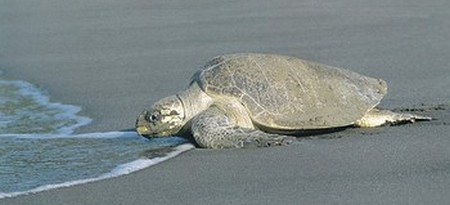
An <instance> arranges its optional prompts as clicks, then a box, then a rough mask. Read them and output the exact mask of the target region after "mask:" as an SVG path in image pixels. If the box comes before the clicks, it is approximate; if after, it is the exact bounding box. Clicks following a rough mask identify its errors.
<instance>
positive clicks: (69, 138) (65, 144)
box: [0, 72, 193, 199]
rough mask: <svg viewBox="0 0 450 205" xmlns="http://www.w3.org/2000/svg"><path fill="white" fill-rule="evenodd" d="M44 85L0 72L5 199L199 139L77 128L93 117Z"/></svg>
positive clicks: (129, 165)
mask: <svg viewBox="0 0 450 205" xmlns="http://www.w3.org/2000/svg"><path fill="white" fill-rule="evenodd" d="M80 110H81V108H80V107H77V106H73V105H65V104H61V103H55V102H52V101H51V100H50V98H49V96H48V94H46V93H45V92H44V91H42V89H39V88H38V87H37V86H35V85H32V84H30V83H28V82H25V81H20V80H7V79H4V78H2V76H1V72H0V199H1V198H4V197H13V196H17V195H21V194H27V193H34V192H39V191H43V190H48V189H54V188H59V187H66V186H72V185H75V184H81V183H87V182H91V181H96V180H101V179H105V178H110V177H115V176H119V175H123V174H128V173H130V172H133V171H137V170H140V169H143V168H146V167H148V166H151V165H154V164H156V163H159V162H161V161H164V160H167V159H169V158H172V157H174V156H176V155H178V154H180V153H182V152H184V151H186V150H189V149H191V148H193V145H191V144H189V143H187V141H186V140H184V139H183V138H179V137H170V138H160V139H154V140H147V139H144V138H142V137H139V136H137V135H136V133H134V132H119V131H111V132H103V133H86V134H77V135H74V134H72V133H73V132H74V130H75V129H76V128H78V127H81V126H84V125H87V124H89V123H91V121H92V120H91V119H90V118H87V117H82V116H78V115H77V113H78V112H79V111H80Z"/></svg>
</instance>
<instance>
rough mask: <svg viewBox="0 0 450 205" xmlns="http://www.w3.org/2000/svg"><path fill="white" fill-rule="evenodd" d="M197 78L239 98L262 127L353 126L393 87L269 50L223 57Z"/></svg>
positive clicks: (210, 90)
mask: <svg viewBox="0 0 450 205" xmlns="http://www.w3.org/2000/svg"><path fill="white" fill-rule="evenodd" d="M194 80H195V81H197V82H198V84H199V85H200V87H201V88H202V89H203V91H205V92H206V93H207V94H208V95H210V96H211V97H213V98H214V99H215V100H221V101H224V100H225V101H226V100H230V98H234V99H237V100H238V101H239V102H240V103H242V105H244V107H245V108H246V109H247V110H248V114H249V116H250V118H251V119H252V121H253V122H254V123H255V124H256V125H257V126H262V127H265V128H268V129H281V130H304V129H321V128H334V127H343V126H348V125H351V124H353V123H354V122H355V121H356V120H359V119H361V118H362V117H363V116H364V114H365V113H367V112H368V111H369V110H371V109H372V108H374V107H375V106H376V105H377V104H378V103H379V102H380V100H381V99H382V97H383V96H384V95H385V94H386V92H387V86H386V83H385V82H384V81H383V80H381V79H374V78H370V77H366V76H363V75H360V74H358V73H355V72H352V71H349V70H345V69H342V68H336V67H332V66H327V65H323V64H318V63H314V62H310V61H305V60H301V59H298V58H295V57H289V56H280V55H269V54H251V53H250V54H234V55H224V56H218V57H216V58H214V59H213V60H211V61H210V62H208V63H207V65H206V66H205V67H204V69H202V70H201V71H200V72H199V73H197V75H196V76H195V77H194Z"/></svg>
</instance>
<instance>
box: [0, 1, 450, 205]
mask: <svg viewBox="0 0 450 205" xmlns="http://www.w3.org/2000/svg"><path fill="white" fill-rule="evenodd" d="M449 9H450V3H449V2H448V1H446V0H431V1H426V2H425V1H409V0H408V1H407V0H401V1H395V2H392V1H387V0H382V1H377V2H374V1H352V0H339V1H321V2H317V1H313V0H307V1H294V0H281V1H276V2H275V1H266V0H264V1H256V0H251V1H245V2H221V1H209V0H200V1H178V0H175V1H170V2H153V1H141V0H135V1H127V2H125V1H118V0H112V1H106V0H89V1H88V0H82V1H71V2H62V1H52V0H40V1H27V0H7V1H2V2H0V70H2V71H3V73H4V74H3V75H4V76H6V77H8V78H13V79H22V80H26V81H29V82H32V83H34V84H37V85H39V86H41V87H42V88H43V89H45V90H47V91H48V93H49V94H50V96H51V99H52V100H53V101H58V102H63V103H66V104H74V105H79V106H81V107H82V108H83V111H82V112H81V113H80V114H81V115H85V116H88V117H90V118H92V119H93V120H94V121H93V123H92V124H91V125H89V126H86V127H84V128H81V129H79V130H78V131H77V132H78V133H84V132H93V131H112V130H124V129H130V128H132V127H133V124H134V120H135V117H136V115H137V114H138V113H139V112H140V111H141V110H142V109H143V108H144V107H147V106H149V105H150V104H151V103H152V102H154V101H156V100H157V99H160V98H162V97H165V96H167V95H170V94H173V93H175V92H177V91H179V90H181V89H183V88H185V87H186V85H187V83H188V81H189V79H190V77H191V75H192V74H193V73H194V72H195V71H196V70H197V69H198V68H199V67H200V66H201V65H202V64H203V63H205V62H206V61H207V60H208V59H210V58H212V57H214V56H216V55H220V54H225V53H235V52H263V53H276V54H285V55H292V56H296V57H300V58H304V59H308V60H312V61H317V62H321V63H325V64H329V65H333V66H338V67H344V68H348V69H350V70H353V71H356V72H359V73H362V74H365V75H368V76H372V77H378V78H383V79H385V80H386V81H387V83H388V85H389V93H388V95H387V96H386V97H385V98H384V100H383V101H382V103H381V105H380V106H381V107H385V108H390V109H400V110H401V109H403V110H405V109H412V108H416V109H413V111H414V112H416V113H419V114H423V115H431V116H432V117H435V118H437V120H435V121H432V122H424V123H417V124H413V125H403V126H396V127H382V128H376V129H368V130H363V129H351V130H346V131H343V132H338V133H333V134H330V135H327V136H326V138H324V139H317V138H314V139H303V140H300V141H299V143H297V144H294V145H292V146H287V147H275V148H267V149H246V150H220V151H217V150H202V149H196V150H192V151H188V152H186V153H184V154H182V155H180V156H179V157H176V158H174V159H171V160H168V161H166V162H164V163H161V164H159V165H156V166H153V167H150V168H148V169H145V170H143V171H139V172H137V173H133V174H130V175H127V176H123V177H119V178H114V179H109V180H104V181H100V182H95V183H90V184H85V185H80V186H74V187H69V188H63V189H57V190H51V191H47V192H41V193H37V194H32V195H27V196H20V197H16V198H9V199H2V200H0V204H46V205H49V204H62V203H64V204H110V205H113V204H449V203H450V195H449V194H448V193H449V191H450V149H449V147H450V134H448V133H450V115H449V113H450V111H449V109H450V107H449V104H450V100H449V99H450V92H448V88H449V87H450V79H449V76H450V60H449V56H448V54H449V53H450V41H449V40H448V39H450V21H448V19H450V18H449V17H450V13H449V12H448V11H449Z"/></svg>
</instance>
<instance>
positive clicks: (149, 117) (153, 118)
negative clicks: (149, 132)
mask: <svg viewBox="0 0 450 205" xmlns="http://www.w3.org/2000/svg"><path fill="white" fill-rule="evenodd" d="M146 120H147V121H149V122H155V121H158V120H159V115H158V114H151V115H147V116H146Z"/></svg>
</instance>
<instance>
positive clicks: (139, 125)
mask: <svg viewBox="0 0 450 205" xmlns="http://www.w3.org/2000/svg"><path fill="white" fill-rule="evenodd" d="M147 115H148V111H146V110H145V111H143V112H142V113H141V114H140V115H139V116H138V118H137V119H136V132H137V133H138V134H139V135H141V136H143V137H146V138H149V136H151V134H152V132H151V130H150V128H149V126H148V122H147V120H146V116H147Z"/></svg>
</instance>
